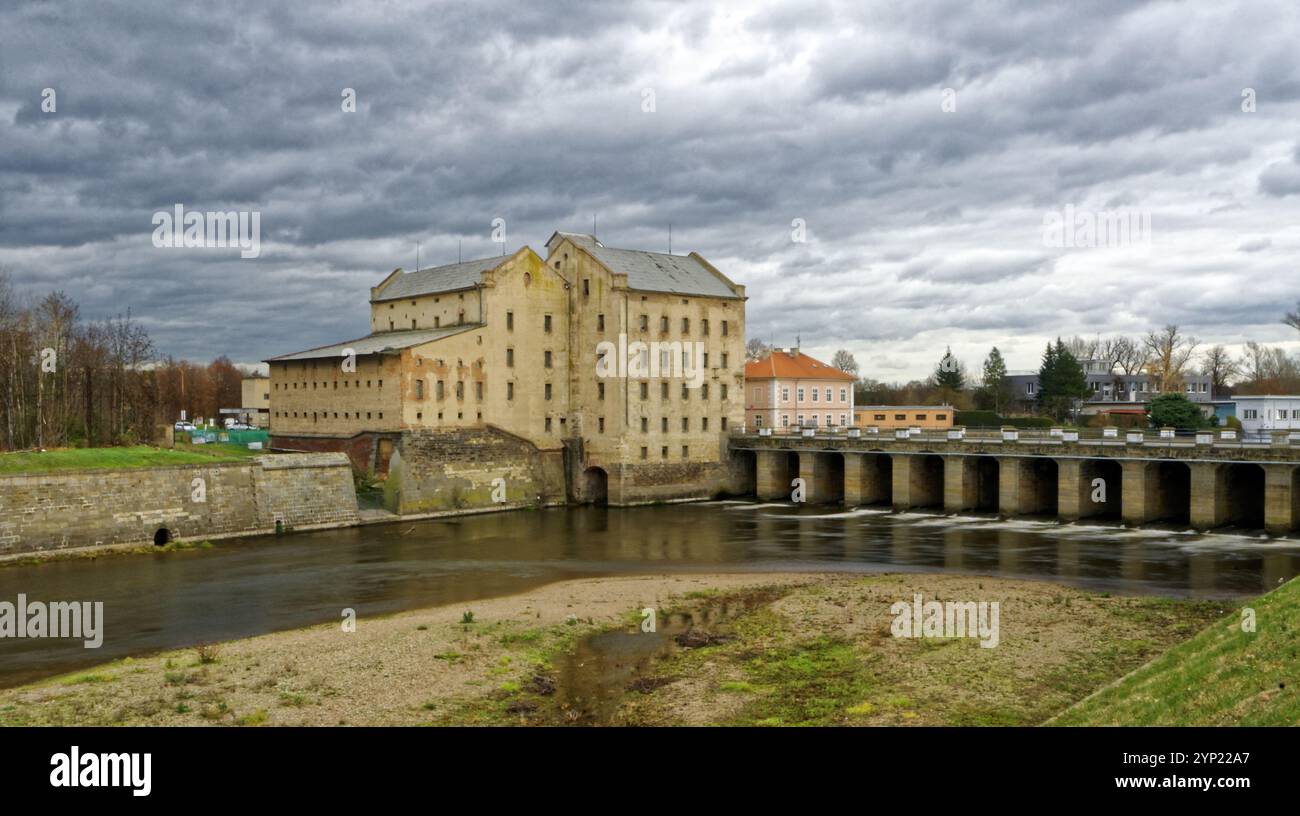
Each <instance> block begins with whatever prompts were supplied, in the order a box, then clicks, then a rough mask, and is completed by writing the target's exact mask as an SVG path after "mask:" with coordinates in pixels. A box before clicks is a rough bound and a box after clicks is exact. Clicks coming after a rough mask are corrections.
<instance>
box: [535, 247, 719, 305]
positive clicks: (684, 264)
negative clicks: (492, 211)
mask: <svg viewBox="0 0 1300 816" xmlns="http://www.w3.org/2000/svg"><path fill="white" fill-rule="evenodd" d="M559 234H560V235H562V236H564V237H566V238H568V239H569V240H570V241H572V242H573V243H575V244H577V245H578V246H580V247H582V248H583V249H585V250H586V251H588V252H590V253H591V254H592V255H593V256H594V257H595V258H596V260H598V261H600V262H601V263H602V264H604V265H605V266H606V267H608V268H609V270H610V271H611V272H616V273H619V274H623V275H627V285H628V286H629V287H630V288H632V289H639V290H641V291H644V292H672V293H674V294H681V295H705V296H708V297H720V298H734V297H736V296H737V295H736V292H735V291H734V290H733V289H732V288H731V287H730V286H728V285H727V284H726V283H725V282H723V281H722V279H721V278H719V277H718V276H717V275H715V274H713V272H712V271H710V270H709V269H708V268H707V267H705V266H704V265H703V264H701V263H700V262H699V261H697V260H695V259H694V258H692V257H690V256H689V255H668V254H666V253H663V252H643V251H641V250H637V249H611V248H610V247H607V246H605V245H604V244H602V243H601V242H600V241H598V240H596V238H595V236H593V235H586V234H583V233H572V232H561V233H559Z"/></svg>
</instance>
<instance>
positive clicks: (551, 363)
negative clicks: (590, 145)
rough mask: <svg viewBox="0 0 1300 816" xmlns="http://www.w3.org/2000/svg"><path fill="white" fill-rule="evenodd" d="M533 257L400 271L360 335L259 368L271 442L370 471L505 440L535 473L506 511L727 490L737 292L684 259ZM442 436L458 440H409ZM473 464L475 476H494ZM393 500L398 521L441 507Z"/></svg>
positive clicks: (598, 250)
mask: <svg viewBox="0 0 1300 816" xmlns="http://www.w3.org/2000/svg"><path fill="white" fill-rule="evenodd" d="M546 249H547V257H546V260H545V261H543V260H542V258H541V257H540V256H538V254H537V253H536V252H534V251H533V250H532V249H530V248H528V247H524V248H523V249H520V250H519V251H518V252H516V253H514V254H513V255H510V256H508V257H500V258H490V259H485V260H479V261H468V262H465V263H458V264H452V265H449V266H441V267H436V268H432V269H422V270H418V271H416V272H410V273H404V272H402V270H400V269H399V270H396V271H394V272H393V273H392V274H390V275H389V276H388V277H387V278H385V279H384V280H383V281H382V282H381V283H380V284H379V285H378V286H376V287H374V288H373V289H372V290H371V294H370V310H371V320H370V324H371V333H370V334H369V335H367V336H365V337H362V338H358V339H356V340H351V341H347V342H344V343H337V344H334V345H330V346H324V347H321V348H316V349H309V350H307V351H302V352H297V353H293V354H285V355H281V356H279V357H275V358H272V359H271V360H269V361H268V363H269V364H270V369H271V433H272V445H273V446H275V447H278V448H289V449H297V450H344V451H346V452H348V454H349V455H350V456H351V457H352V460H353V462H354V464H355V465H357V466H358V467H359V468H361V469H366V470H372V471H375V472H377V473H381V474H382V473H386V472H387V471H388V470H389V466H390V459H391V458H392V457H393V453H394V451H398V452H399V454H400V453H401V451H402V450H403V448H409V450H408V451H407V454H406V455H407V458H408V459H409V458H410V456H411V455H412V453H413V452H414V451H432V450H439V451H442V452H443V453H442V454H440V455H442V456H445V457H446V458H448V459H449V460H450V459H457V458H461V459H467V460H473V459H474V458H475V457H476V456H479V458H486V459H489V460H490V459H491V458H492V456H490V455H488V454H486V453H484V452H485V451H489V450H491V451H502V450H505V449H507V448H509V447H510V445H505V446H504V447H503V446H502V445H500V444H497V443H498V442H500V440H499V439H495V440H494V441H492V443H491V444H489V443H488V437H489V436H493V435H496V436H499V435H501V434H505V435H508V436H509V437H510V438H511V442H510V444H511V445H516V446H523V448H519V449H515V450H514V453H512V454H510V457H512V458H514V459H518V458H519V457H521V456H523V457H524V458H526V459H528V460H529V461H533V462H535V463H536V467H533V468H531V469H530V470H529V473H531V474H533V475H532V477H530V478H531V479H532V481H531V482H529V485H528V487H527V490H526V491H524V492H523V493H521V494H519V496H518V497H517V500H518V501H519V502H524V501H526V500H527V499H529V498H536V497H541V498H542V499H543V500H544V501H545V500H546V498H547V497H548V496H549V497H554V495H555V494H556V493H558V494H559V496H560V499H563V498H564V497H565V496H566V495H567V497H568V498H569V499H576V500H582V501H588V500H589V501H602V500H605V499H606V498H607V499H608V500H609V501H610V502H611V503H618V504H626V503H636V502H642V501H657V500H671V499H678V498H696V497H701V496H710V495H716V494H717V493H720V492H725V491H727V490H728V489H729V488H730V486H731V484H732V469H731V467H730V465H729V457H728V455H727V451H726V433H727V430H728V428H729V427H731V426H733V425H736V424H737V423H741V422H743V408H744V406H743V403H742V401H741V399H742V397H741V393H740V391H741V388H742V383H743V377H744V371H743V366H744V336H745V294H744V287H742V286H737V285H736V284H734V283H732V282H731V281H730V280H728V279H727V278H726V277H725V276H724V275H723V274H722V273H721V272H719V271H718V270H717V269H715V268H714V267H713V266H711V265H710V264H709V263H708V262H707V261H705V260H704V259H703V258H701V257H700V256H699V255H697V254H695V253H692V254H690V255H686V256H681V255H667V254H662V253H656V252H641V251H633V250H621V249H612V248H609V247H606V246H604V245H603V244H601V243H600V242H599V241H597V240H596V239H595V237H593V236H590V235H578V234H569V233H558V232H557V233H555V234H554V235H553V236H552V237H551V239H550V240H549V241H548V242H547V245H546ZM639 343H644V344H646V346H647V347H646V348H642V347H640V346H639V345H638V344H639ZM651 344H658V345H657V346H655V345H651ZM683 355H685V356H683ZM629 363H630V364H629ZM683 364H685V366H684V367H683ZM643 369H652V370H650V371H645V370H643ZM439 433H441V434H444V435H447V436H445V439H444V442H445V440H446V439H452V438H453V437H454V438H455V439H458V440H460V442H459V443H458V444H457V445H454V446H452V447H451V448H448V447H447V446H446V444H444V443H437V444H430V443H428V442H427V440H426V441H424V442H421V443H420V444H414V443H412V442H411V435H413V434H426V435H427V434H439ZM480 442H482V443H483V444H479V443H480ZM447 451H451V453H447ZM421 455H424V454H421ZM500 455H501V456H505V454H500ZM400 459H401V456H400V455H399V456H398V460H399V461H400ZM480 464H482V467H479V468H477V470H476V471H475V472H476V473H477V474H478V477H483V478H485V477H486V476H487V475H488V474H490V473H491V472H493V467H494V466H495V463H494V462H491V461H488V462H484V463H480ZM405 467H407V468H408V469H409V468H413V467H415V463H412V462H407V463H406V464H405ZM421 467H423V465H421ZM425 471H427V468H425V469H424V470H422V471H421V472H425ZM539 474H540V475H539ZM557 474H558V476H557ZM478 477H476V478H478ZM467 478H468V477H467ZM557 478H558V479H559V480H560V481H561V482H562V484H560V485H558V486H557V485H555V484H554V481H555V480H556V479H557ZM453 482H454V484H453ZM470 482H474V479H473V478H469V479H468V481H466V480H465V479H461V480H459V481H456V480H450V479H449V478H447V479H443V480H441V481H439V480H438V479H432V480H426V482H425V483H427V484H429V485H433V484H435V483H437V484H441V485H442V486H443V487H448V492H449V493H453V492H456V491H460V492H459V493H458V494H457V495H458V496H460V497H461V499H464V497H466V496H471V498H470V499H465V501H468V502H469V503H471V504H472V503H474V501H477V499H476V498H472V497H473V496H477V495H478V494H479V493H482V490H480V488H481V487H482V485H479V484H478V483H477V482H474V484H473V485H472V486H471V485H470V484H469V483H470ZM543 483H544V484H543ZM402 487H403V489H405V490H406V491H407V493H408V495H407V496H405V497H402V498H401V499H400V500H396V499H395V500H394V502H393V503H394V504H397V505H398V506H399V507H401V508H408V509H409V508H416V507H427V508H433V507H437V506H439V505H438V504H437V503H436V502H434V503H432V504H430V503H428V502H424V501H414V500H413V499H412V498H411V495H410V494H413V493H414V492H415V491H416V488H415V487H413V486H412V485H411V484H410V483H409V481H408V482H407V483H404V484H403V485H402ZM429 489H430V490H432V489H434V488H432V487H431V488H429ZM437 489H441V487H439V488H437ZM512 497H514V494H513V493H512ZM458 501H460V499H458Z"/></svg>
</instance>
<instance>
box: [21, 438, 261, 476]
mask: <svg viewBox="0 0 1300 816" xmlns="http://www.w3.org/2000/svg"><path fill="white" fill-rule="evenodd" d="M261 453H264V451H248V450H247V449H245V448H239V447H236V446H233V445H186V446H183V447H182V448H178V449H176V450H172V449H170V448H154V447H150V446H148V445H133V446H130V447H123V448H56V449H54V450H47V451H43V452H42V451H18V452H15V453H0V475H17V474H23V473H48V472H52V471H60V470H84V469H112V468H148V467H164V466H167V465H196V464H197V465H202V464H210V463H212V462H237V461H240V460H241V459H245V458H248V457H249V456H251V455H259V454H261Z"/></svg>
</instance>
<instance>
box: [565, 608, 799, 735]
mask: <svg viewBox="0 0 1300 816" xmlns="http://www.w3.org/2000/svg"><path fill="white" fill-rule="evenodd" d="M783 594H784V592H780V591H768V590H764V591H757V592H746V593H744V594H741V595H733V596H729V597H724V598H716V599H707V600H704V601H702V602H701V603H702V605H701V606H700V607H698V608H695V609H691V610H689V611H684V612H674V613H673V614H671V615H666V616H661V617H660V618H659V621H658V624H657V626H656V630H655V631H654V632H642V631H641V629H640V628H639V627H638V628H636V629H635V630H626V629H624V630H614V631H609V632H597V633H595V634H591V635H587V636H586V637H584V638H582V639H581V640H579V641H578V643H577V644H576V645H575V647H574V649H573V651H572V652H569V653H566V654H564V655H562V656H561V657H560V658H558V659H557V660H556V681H557V682H556V692H555V694H556V703H557V704H558V705H559V708H560V711H561V712H563V714H562V717H563V719H564V720H565V721H566V722H567V723H569V724H572V725H609V724H613V723H614V722H616V715H617V714H618V710H619V707H620V706H621V705H622V704H623V697H624V694H625V693H626V692H628V691H634V692H642V693H647V694H648V693H650V692H652V691H654V690H655V689H656V688H658V687H659V686H662V685H666V684H667V683H669V682H672V680H674V679H676V678H671V677H660V676H658V675H656V673H655V670H654V664H655V663H656V662H658V661H661V660H663V659H664V658H667V657H671V656H672V655H674V654H676V653H677V652H678V651H680V650H682V649H690V648H698V647H700V646H712V645H715V644H717V643H721V642H724V641H726V640H729V639H730V635H729V634H728V631H727V626H726V624H727V623H728V622H730V621H732V620H735V619H736V618H738V617H740V616H741V615H744V614H746V613H748V612H752V611H753V610H755V609H757V608H759V607H761V606H763V605H765V604H768V603H771V602H772V601H774V600H776V599H777V598H780V597H781V596H782V595H783Z"/></svg>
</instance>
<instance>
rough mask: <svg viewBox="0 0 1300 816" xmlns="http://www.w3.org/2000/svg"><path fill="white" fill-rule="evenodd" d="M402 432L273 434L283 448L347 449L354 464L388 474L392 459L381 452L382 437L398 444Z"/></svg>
mask: <svg viewBox="0 0 1300 816" xmlns="http://www.w3.org/2000/svg"><path fill="white" fill-rule="evenodd" d="M400 436H401V434H399V433H371V432H363V433H359V434H356V435H355V436H349V437H335V436H294V435H292V434H272V435H271V447H273V448H275V449H276V450H283V451H304V452H314V453H327V452H334V451H339V452H342V453H346V454H347V455H348V459H349V460H351V462H352V467H354V468H356V469H357V470H359V471H361V472H363V473H368V472H371V471H373V472H375V473H376V474H380V475H382V474H385V473H387V472H388V459H387V457H384V456H382V455H380V450H381V446H380V440H381V439H389V440H392V442H393V444H396V442H397V440H398V439H399V438H400Z"/></svg>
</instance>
